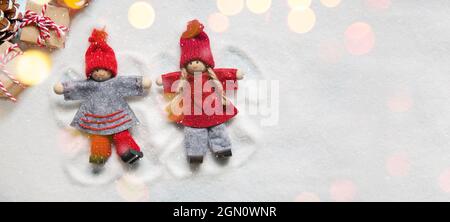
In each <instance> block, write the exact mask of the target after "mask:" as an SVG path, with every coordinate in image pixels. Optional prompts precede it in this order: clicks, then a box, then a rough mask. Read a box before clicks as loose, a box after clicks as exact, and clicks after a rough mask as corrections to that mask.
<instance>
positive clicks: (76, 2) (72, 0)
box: [63, 0, 87, 9]
mask: <svg viewBox="0 0 450 222" xmlns="http://www.w3.org/2000/svg"><path fill="white" fill-rule="evenodd" d="M63 2H64V4H65V5H67V7H69V8H71V9H81V8H83V7H84V6H86V4H87V0H63Z"/></svg>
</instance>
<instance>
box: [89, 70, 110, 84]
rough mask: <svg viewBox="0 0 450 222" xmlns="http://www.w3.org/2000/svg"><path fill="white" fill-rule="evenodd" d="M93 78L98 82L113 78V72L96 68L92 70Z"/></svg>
mask: <svg viewBox="0 0 450 222" xmlns="http://www.w3.org/2000/svg"><path fill="white" fill-rule="evenodd" d="M91 78H92V79H93V80H95V81H97V82H104V81H106V80H109V79H111V78H112V73H111V71H109V70H106V69H96V70H94V71H93V72H92V75H91Z"/></svg>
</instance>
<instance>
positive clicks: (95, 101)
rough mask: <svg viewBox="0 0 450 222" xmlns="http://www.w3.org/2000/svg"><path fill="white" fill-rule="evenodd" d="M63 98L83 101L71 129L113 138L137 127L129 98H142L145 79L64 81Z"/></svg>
mask: <svg viewBox="0 0 450 222" xmlns="http://www.w3.org/2000/svg"><path fill="white" fill-rule="evenodd" d="M63 86H64V99H65V100H81V101H82V103H81V107H80V109H79V110H78V112H77V114H76V115H75V117H74V119H73V121H72V123H71V124H70V125H71V126H73V127H75V128H77V129H79V130H80V131H83V132H86V133H88V134H94V135H113V134H116V133H120V132H122V131H125V130H128V129H130V128H131V127H133V126H135V125H136V124H138V122H139V121H138V119H137V118H136V115H135V114H134V113H133V111H132V110H131V108H130V106H129V105H128V103H127V102H126V101H125V98H126V97H130V96H143V95H144V88H143V86H142V77H138V76H129V77H128V76H127V77H115V78H112V79H110V80H107V81H104V82H97V81H94V80H83V81H69V82H64V83H63Z"/></svg>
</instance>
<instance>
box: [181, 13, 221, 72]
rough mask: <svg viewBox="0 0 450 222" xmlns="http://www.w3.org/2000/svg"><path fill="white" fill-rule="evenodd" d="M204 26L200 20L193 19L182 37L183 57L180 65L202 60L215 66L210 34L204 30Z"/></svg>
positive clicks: (208, 64) (183, 65) (212, 66)
mask: <svg viewBox="0 0 450 222" xmlns="http://www.w3.org/2000/svg"><path fill="white" fill-rule="evenodd" d="M203 28H204V26H203V25H202V24H201V23H200V22H199V21H198V20H192V21H190V22H189V23H188V25H187V30H186V31H185V32H184V33H183V35H182V36H181V39H180V46H181V59H180V67H181V68H182V67H185V66H186V64H188V63H189V62H190V61H193V60H200V61H202V62H204V63H205V64H206V65H207V66H209V67H211V68H214V58H213V55H212V52H211V46H210V44H209V38H208V35H207V34H206V33H205V32H204V31H203Z"/></svg>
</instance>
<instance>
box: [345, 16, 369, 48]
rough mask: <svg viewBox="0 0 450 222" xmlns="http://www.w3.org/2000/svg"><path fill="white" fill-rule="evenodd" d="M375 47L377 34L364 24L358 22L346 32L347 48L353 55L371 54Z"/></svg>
mask: <svg viewBox="0 0 450 222" xmlns="http://www.w3.org/2000/svg"><path fill="white" fill-rule="evenodd" d="M374 45H375V34H374V32H373V30H372V27H371V26H370V25H369V24H367V23H364V22H356V23H353V24H352V25H350V26H349V27H348V28H347V30H346V31H345V46H346V48H347V51H348V52H349V53H350V54H353V55H364V54H367V53H369V52H370V51H371V50H372V49H373V47H374Z"/></svg>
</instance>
